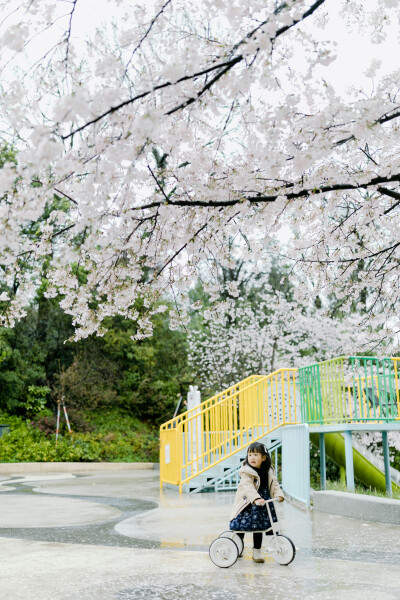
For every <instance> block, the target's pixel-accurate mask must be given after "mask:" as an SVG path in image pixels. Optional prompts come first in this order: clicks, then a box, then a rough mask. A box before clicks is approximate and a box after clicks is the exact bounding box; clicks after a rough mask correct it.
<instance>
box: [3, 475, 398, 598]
mask: <svg viewBox="0 0 400 600" xmlns="http://www.w3.org/2000/svg"><path fill="white" fill-rule="evenodd" d="M232 502H233V494H232V493H226V492H225V493H219V494H214V493H210V494H195V495H182V496H179V495H178V494H177V493H176V492H175V491H173V490H169V489H166V490H163V491H160V489H159V483H158V473H157V471H154V470H150V469H149V470H143V471H123V472H122V471H120V472H118V471H115V472H103V473H102V472H97V473H87V474H85V473H79V474H78V475H76V476H74V474H68V473H62V474H58V475H57V474H48V475H31V476H29V474H27V475H26V476H23V475H21V474H20V475H18V476H15V477H8V476H7V477H6V476H3V477H1V476H0V596H1V598H4V600H19V599H24V600H78V599H79V600H89V599H96V600H175V599H177V600H203V599H207V600H236V599H237V600H239V599H242V598H243V597H245V596H247V597H249V598H251V599H252V600H258V599H260V600H261V599H263V600H265V598H266V597H269V596H271V597H273V598H275V599H277V600H280V599H282V600H283V599H285V600H291V599H296V600H297V599H300V598H301V599H303V598H304V599H310V600H314V599H315V600H339V599H344V598H351V599H352V600H353V599H354V600H358V599H360V600H376V599H379V600H392V599H393V600H398V598H400V527H399V526H396V525H387V524H381V523H371V522H370V523H363V522H362V521H359V520H357V519H345V518H342V517H337V516H333V515H329V514H325V513H318V512H314V511H305V510H303V509H301V508H299V507H298V506H295V505H293V504H290V503H289V502H285V503H283V504H282V505H279V512H278V516H279V519H280V528H281V529H282V531H283V533H285V534H286V535H288V536H289V537H290V538H291V539H292V540H293V541H294V543H295V545H296V551H297V552H296V558H295V560H294V561H293V562H292V563H291V564H290V565H289V566H286V567H284V566H281V565H279V564H278V563H276V562H275V561H274V560H273V559H272V557H270V556H269V555H268V554H267V552H266V549H265V548H264V552H265V558H266V562H265V563H264V564H256V563H254V562H253V561H252V559H251V539H250V536H248V535H247V536H246V538H245V551H244V557H243V558H242V559H239V560H238V561H237V562H236V563H235V564H234V565H233V566H232V567H230V568H229V569H219V568H218V567H216V566H215V565H214V564H213V563H212V562H211V561H210V559H209V556H208V546H209V544H210V543H211V542H212V541H213V540H214V539H215V538H216V537H218V535H219V534H220V533H221V532H222V531H224V530H226V529H227V526H228V519H229V513H230V509H231V505H232Z"/></svg>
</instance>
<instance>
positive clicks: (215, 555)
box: [209, 537, 239, 569]
mask: <svg viewBox="0 0 400 600" xmlns="http://www.w3.org/2000/svg"><path fill="white" fill-rule="evenodd" d="M209 554H210V558H211V560H212V561H213V563H214V565H217V567H221V568H222V569H226V568H227V567H231V566H232V565H233V564H235V562H236V561H237V559H238V555H239V550H238V547H237V546H236V544H235V542H234V541H233V540H231V539H230V538H226V537H219V538H217V539H216V540H214V541H213V542H212V543H211V544H210V549H209Z"/></svg>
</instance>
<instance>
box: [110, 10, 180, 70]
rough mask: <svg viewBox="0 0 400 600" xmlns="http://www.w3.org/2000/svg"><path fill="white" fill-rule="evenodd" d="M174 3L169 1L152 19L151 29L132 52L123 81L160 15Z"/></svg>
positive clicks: (148, 29) (149, 28)
mask: <svg viewBox="0 0 400 600" xmlns="http://www.w3.org/2000/svg"><path fill="white" fill-rule="evenodd" d="M171 2H172V0H167V2H166V3H165V4H164V5H163V6H162V7H161V9H160V10H159V11H158V13H157V14H156V16H155V17H153V18H152V20H151V22H150V25H149V27H148V28H147V30H146V32H145V34H144V35H143V36H142V38H141V40H140V41H139V43H138V44H137V46H136V47H135V48H134V50H133V51H132V54H131V56H130V58H129V60H128V62H127V63H126V67H125V71H124V74H123V76H122V79H124V78H125V77H126V74H127V72H128V68H129V65H130V64H131V62H132V60H133V57H134V55H135V54H136V52H137V51H138V50H139V48H140V47H141V45H142V44H143V42H144V40H145V39H146V38H147V36H148V35H149V33H150V31H151V30H152V28H153V25H154V23H155V22H156V21H157V19H158V17H159V16H160V15H162V14H163V12H164V10H165V9H166V8H167V6H168V4H170V3H171Z"/></svg>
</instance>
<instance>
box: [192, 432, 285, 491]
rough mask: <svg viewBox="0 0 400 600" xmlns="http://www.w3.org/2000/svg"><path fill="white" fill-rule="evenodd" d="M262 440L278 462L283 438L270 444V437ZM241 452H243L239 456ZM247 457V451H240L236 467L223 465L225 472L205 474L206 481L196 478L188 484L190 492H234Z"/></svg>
mask: <svg viewBox="0 0 400 600" xmlns="http://www.w3.org/2000/svg"><path fill="white" fill-rule="evenodd" d="M258 441H261V442H262V443H264V444H265V445H266V446H267V449H268V452H269V453H270V455H271V457H272V455H273V454H274V453H275V458H276V460H275V463H277V462H278V460H277V459H278V456H277V454H276V453H277V451H278V450H279V449H280V448H281V447H282V440H280V439H275V440H273V441H272V442H271V444H270V445H269V446H268V441H269V440H268V439H266V440H265V441H264V440H263V439H261V440H258ZM239 454H241V455H240V456H239ZM245 458H246V453H245V452H243V453H238V456H237V459H238V461H239V464H238V465H235V466H234V467H231V468H229V467H226V466H224V467H223V471H224V472H223V474H222V475H214V476H212V475H211V474H208V475H206V476H205V482H203V483H200V481H199V482H197V483H196V480H195V479H194V480H193V483H190V484H188V485H189V493H191V494H196V493H198V492H211V491H213V492H232V491H235V490H236V489H237V486H238V485H239V479H240V476H239V471H240V467H241V466H242V462H243V461H244V459H245ZM275 471H276V472H277V471H278V469H277V468H275Z"/></svg>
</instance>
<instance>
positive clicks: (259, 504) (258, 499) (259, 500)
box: [254, 498, 265, 506]
mask: <svg viewBox="0 0 400 600" xmlns="http://www.w3.org/2000/svg"><path fill="white" fill-rule="evenodd" d="M254 504H257V506H262V505H263V504H265V500H264V499H263V498H257V500H254Z"/></svg>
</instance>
